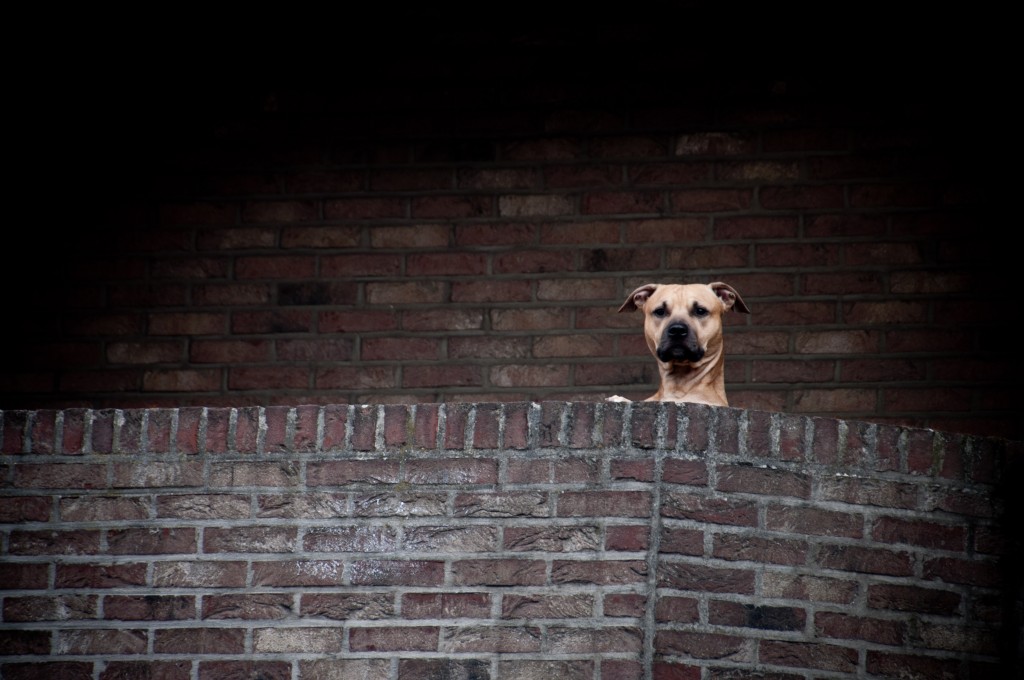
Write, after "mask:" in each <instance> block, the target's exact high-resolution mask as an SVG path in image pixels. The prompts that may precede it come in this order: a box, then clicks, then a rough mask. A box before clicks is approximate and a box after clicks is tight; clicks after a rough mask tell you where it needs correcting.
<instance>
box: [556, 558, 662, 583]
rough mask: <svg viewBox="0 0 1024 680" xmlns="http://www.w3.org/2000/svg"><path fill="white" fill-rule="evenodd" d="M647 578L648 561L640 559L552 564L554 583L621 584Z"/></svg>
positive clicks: (565, 561) (637, 581) (564, 561)
mask: <svg viewBox="0 0 1024 680" xmlns="http://www.w3.org/2000/svg"><path fill="white" fill-rule="evenodd" d="M646 580H647V563H646V562H643V561H639V560H597V561H583V562H579V561H568V560H555V561H554V562H553V563H552V565H551V582H552V583H594V584H598V585H621V584H629V583H644V582H646Z"/></svg>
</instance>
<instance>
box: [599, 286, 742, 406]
mask: <svg viewBox="0 0 1024 680" xmlns="http://www.w3.org/2000/svg"><path fill="white" fill-rule="evenodd" d="M636 309H641V310H643V313H644V337H645V338H646V339H647V346H648V347H650V349H651V354H653V355H654V356H655V358H656V359H657V360H658V373H659V374H660V375H661V386H660V387H659V388H658V391H657V392H655V393H654V395H653V396H651V397H648V398H647V399H646V400H645V401H691V402H696V403H699V404H712V405H716V406H728V405H729V402H728V400H727V399H726V398H725V376H724V372H725V346H724V343H723V342H722V314H723V313H724V312H726V311H728V310H730V309H734V310H736V311H738V312H743V313H745V314H749V313H750V310H749V309H747V305H746V304H744V302H743V300H742V298H740V294H739V293H737V292H736V290H735V289H734V288H733V287H732V286H730V285H728V284H725V283H722V282H721V281H716V282H714V283H709V284H707V285H705V284H702V283H691V284H687V285H675V284H669V285H659V284H657V283H648V284H647V285H645V286H640V287H639V288H637V289H636V290H634V291H633V292H632V293H630V294H629V297H628V298H626V301H625V302H624V303H623V304H622V306H621V307H619V311H620V312H631V311H633V310H636ZM608 401H629V400H628V399H626V398H624V397H620V396H618V395H615V396H613V397H608Z"/></svg>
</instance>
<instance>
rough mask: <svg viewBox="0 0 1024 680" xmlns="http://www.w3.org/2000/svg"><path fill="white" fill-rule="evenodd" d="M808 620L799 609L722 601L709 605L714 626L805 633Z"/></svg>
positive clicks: (710, 618)
mask: <svg viewBox="0 0 1024 680" xmlns="http://www.w3.org/2000/svg"><path fill="white" fill-rule="evenodd" d="M806 620H807V613H806V612H805V611H804V610H803V609H799V608H797V607H769V606H765V605H750V604H740V603H739V602H723V601H721V600H712V601H711V602H709V603H708V623H711V624H712V625H719V626H735V627H740V628H756V629H759V630H790V631H803V629H804V626H805V624H806Z"/></svg>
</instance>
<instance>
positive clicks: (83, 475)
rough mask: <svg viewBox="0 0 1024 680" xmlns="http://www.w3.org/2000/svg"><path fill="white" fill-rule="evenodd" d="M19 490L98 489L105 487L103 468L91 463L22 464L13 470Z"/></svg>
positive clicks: (15, 483)
mask: <svg viewBox="0 0 1024 680" xmlns="http://www.w3.org/2000/svg"><path fill="white" fill-rule="evenodd" d="M14 486H15V487H16V488H19V489H100V488H103V487H105V486H106V472H105V469H104V466H102V465H98V464H91V463H22V464H20V465H17V466H15V468H14Z"/></svg>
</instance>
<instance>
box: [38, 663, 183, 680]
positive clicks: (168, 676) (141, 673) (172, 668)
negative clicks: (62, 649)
mask: <svg viewBox="0 0 1024 680" xmlns="http://www.w3.org/2000/svg"><path fill="white" fill-rule="evenodd" d="M55 677H57V676H55ZM59 677H61V678H65V677H66V676H63V675H61V676H59ZM191 677H192V662H191V661H110V662H108V663H107V664H106V667H105V668H104V669H103V672H102V673H101V674H100V676H99V678H100V680H190V678H191Z"/></svg>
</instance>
